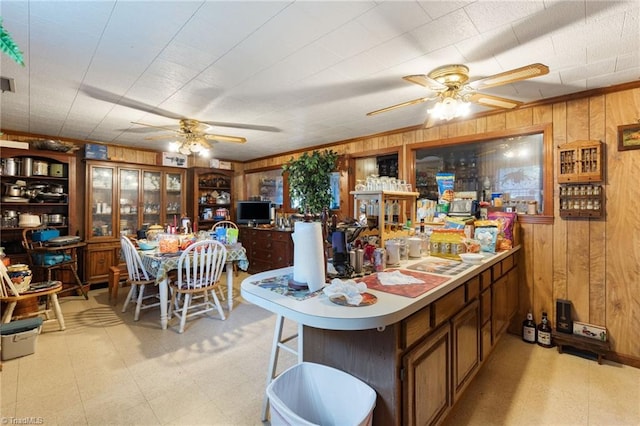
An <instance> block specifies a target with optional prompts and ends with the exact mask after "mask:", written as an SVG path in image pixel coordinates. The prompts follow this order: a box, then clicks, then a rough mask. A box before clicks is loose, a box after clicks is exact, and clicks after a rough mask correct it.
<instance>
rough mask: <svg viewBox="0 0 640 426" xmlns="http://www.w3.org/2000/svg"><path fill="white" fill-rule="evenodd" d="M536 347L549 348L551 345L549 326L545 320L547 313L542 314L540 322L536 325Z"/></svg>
mask: <svg viewBox="0 0 640 426" xmlns="http://www.w3.org/2000/svg"><path fill="white" fill-rule="evenodd" d="M537 340H538V345H540V346H542V347H543V348H550V347H551V346H552V345H551V326H550V325H549V320H548V319H547V313H546V312H543V313H542V321H541V322H540V324H538V338H537Z"/></svg>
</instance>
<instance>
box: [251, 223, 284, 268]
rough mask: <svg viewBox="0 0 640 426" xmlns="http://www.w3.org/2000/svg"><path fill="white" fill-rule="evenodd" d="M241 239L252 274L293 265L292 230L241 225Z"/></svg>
mask: <svg viewBox="0 0 640 426" xmlns="http://www.w3.org/2000/svg"><path fill="white" fill-rule="evenodd" d="M239 239H240V242H241V243H242V245H243V247H244V248H245V249H246V251H247V258H248V259H249V270H248V272H249V273H251V274H256V273H258V272H263V271H268V270H270V269H277V268H284V267H286V266H291V265H293V240H292V239H291V232H290V231H280V230H275V229H263V228H250V227H245V226H241V227H240V237H239Z"/></svg>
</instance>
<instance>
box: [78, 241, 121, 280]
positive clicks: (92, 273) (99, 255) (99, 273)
mask: <svg viewBox="0 0 640 426" xmlns="http://www.w3.org/2000/svg"><path fill="white" fill-rule="evenodd" d="M115 264H116V263H115V251H114V249H113V248H112V247H105V248H103V249H93V248H90V249H89V250H88V252H87V260H86V262H85V265H86V267H87V271H86V276H87V279H88V280H89V282H104V281H106V279H107V277H108V275H109V267H111V266H113V265H115Z"/></svg>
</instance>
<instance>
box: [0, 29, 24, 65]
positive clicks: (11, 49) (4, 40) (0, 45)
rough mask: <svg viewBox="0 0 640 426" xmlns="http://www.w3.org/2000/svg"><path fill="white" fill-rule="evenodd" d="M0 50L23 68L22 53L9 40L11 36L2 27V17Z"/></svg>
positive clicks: (14, 43)
mask: <svg viewBox="0 0 640 426" xmlns="http://www.w3.org/2000/svg"><path fill="white" fill-rule="evenodd" d="M0 50H2V51H3V52H4V53H6V54H7V55H9V57H10V58H11V59H13V60H14V61H16V62H17V63H18V64H20V65H22V66H23V67H24V58H23V57H22V52H21V51H20V48H19V47H18V45H17V44H16V42H15V41H13V39H12V38H11V35H10V34H9V33H8V32H7V30H5V29H4V27H3V26H2V17H0Z"/></svg>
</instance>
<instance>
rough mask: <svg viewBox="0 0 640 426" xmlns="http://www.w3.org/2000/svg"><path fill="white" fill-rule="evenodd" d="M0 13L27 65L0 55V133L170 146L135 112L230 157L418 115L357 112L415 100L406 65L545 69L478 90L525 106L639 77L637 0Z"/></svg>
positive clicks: (119, 4) (113, 6) (27, 4)
mask: <svg viewBox="0 0 640 426" xmlns="http://www.w3.org/2000/svg"><path fill="white" fill-rule="evenodd" d="M0 15H1V16H2V18H3V26H4V28H5V29H6V30H7V31H8V32H9V33H10V34H11V36H12V37H13V39H14V40H15V41H16V43H17V44H18V46H19V47H20V49H21V50H22V51H23V52H24V55H25V62H26V66H25V67H21V66H19V65H17V64H15V63H14V62H13V61H11V59H10V58H9V57H8V56H6V55H4V54H2V55H0V67H1V68H0V74H1V75H2V76H3V77H9V78H14V79H15V87H16V92H15V93H8V92H5V93H3V94H2V95H1V96H2V102H1V116H0V119H1V121H0V126H1V127H2V129H4V130H14V131H21V132H29V133H35V134H44V135H50V136H52V137H54V138H55V137H64V138H74V139H79V140H91V141H98V142H104V143H114V144H120V145H125V146H139V147H145V148H150V149H155V150H158V151H166V150H168V140H167V139H163V140H156V141H148V140H145V139H144V138H145V137H149V136H158V135H163V134H165V133H163V132H162V131H158V130H157V129H152V128H146V127H141V126H135V125H132V124H131V122H132V121H139V122H144V123H149V124H153V125H159V126H168V127H172V126H173V125H175V124H176V123H177V121H176V119H177V118H179V117H189V118H195V119H198V120H204V121H216V122H221V124H225V123H226V124H228V125H231V127H229V126H225V127H222V126H215V127H212V128H211V129H210V131H211V132H213V133H218V134H227V135H234V136H243V137H246V138H247V140H248V142H247V143H246V144H244V145H238V144H233V143H224V142H220V143H216V144H215V147H214V151H215V152H214V156H215V157H218V158H223V159H229V160H236V161H245V160H250V159H254V158H259V157H264V156H268V155H272V154H277V153H281V152H285V151H291V150H296V149H300V148H305V147H310V146H315V145H320V144H324V143H329V142H334V141H339V140H344V139H349V138H353V137H358V136H363V135H370V134H375V133H379V132H384V131H388V130H393V129H398V128H404V127H408V126H414V125H418V124H421V123H422V122H423V121H424V120H425V118H426V115H427V113H426V110H427V108H428V106H429V105H428V104H420V105H414V106H409V107H405V108H401V109H398V110H394V111H390V112H386V113H383V114H379V115H375V116H371V117H368V116H366V115H365V114H366V113H367V112H369V111H372V110H376V109H380V108H383V107H386V106H389V105H393V104H397V103H400V102H404V101H408V100H411V99H415V98H419V97H424V96H427V95H428V94H429V93H428V92H427V89H426V88H424V87H421V86H418V85H414V84H410V83H407V82H405V81H404V80H402V76H404V75H408V74H426V73H428V72H429V71H430V70H432V69H434V68H436V67H438V66H441V65H444V64H451V63H464V64H466V65H467V66H468V67H469V68H470V74H471V79H472V80H474V79H478V78H481V77H486V76H489V75H492V74H496V73H499V72H502V71H506V70H509V69H512V68H516V67H520V66H523V65H527V64H530V63H535V62H541V63H544V64H546V65H548V66H549V68H550V73H549V74H548V75H546V76H543V77H538V78H535V79H532V80H528V81H522V82H518V83H513V84H510V85H506V86H501V87H496V88H490V89H486V90H485V92H486V93H489V94H494V95H497V96H503V97H508V98H512V99H516V100H520V101H524V102H528V101H535V100H539V99H544V98H550V97H555V96H559V95H564V94H568V93H575V92H580V91H583V90H587V89H593V88H598V87H604V86H609V85H613V84H619V83H625V82H630V81H635V80H638V79H639V78H640V22H639V21H640V2H638V1H636V0H633V1H585V0H581V1H574V0H572V1H529V0H522V1H352V2H347V1H317V2H313V1H295V2H277V1H255V2H247V1H228V2H223V1H148V2H143V1H64V2H62V1H10V0H2V2H1V3H0ZM482 110H485V109H482V108H478V109H477V111H482ZM152 111H155V113H154V112H152ZM234 124H235V125H234ZM243 125H244V127H247V125H249V126H269V127H271V129H269V128H267V130H260V129H259V130H256V129H247V128H243ZM273 128H277V129H279V131H273Z"/></svg>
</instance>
